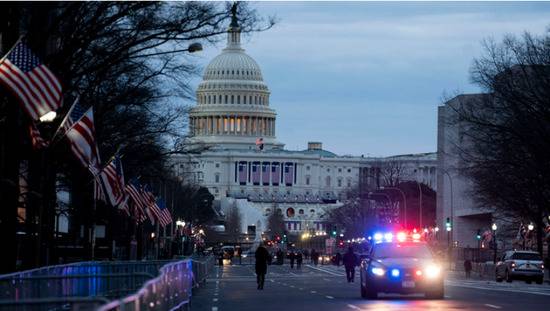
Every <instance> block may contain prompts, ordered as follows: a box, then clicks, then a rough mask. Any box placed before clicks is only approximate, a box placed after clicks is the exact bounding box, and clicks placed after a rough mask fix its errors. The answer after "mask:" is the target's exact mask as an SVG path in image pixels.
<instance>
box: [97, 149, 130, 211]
mask: <svg viewBox="0 0 550 311" xmlns="http://www.w3.org/2000/svg"><path fill="white" fill-rule="evenodd" d="M98 177H99V180H100V181H101V190H102V191H103V196H104V197H105V198H106V199H107V201H108V203H109V204H111V205H112V206H113V207H121V206H122V205H123V203H124V202H125V201H126V193H125V191H124V190H125V189H124V173H123V171H122V162H120V158H119V157H118V156H115V157H114V159H113V160H112V161H111V162H109V164H108V165H107V166H105V168H103V169H102V170H101V172H100V173H99V176H98Z"/></svg>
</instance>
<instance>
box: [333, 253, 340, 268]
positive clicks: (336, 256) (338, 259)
mask: <svg viewBox="0 0 550 311" xmlns="http://www.w3.org/2000/svg"><path fill="white" fill-rule="evenodd" d="M334 260H335V261H336V262H335V263H336V266H338V267H340V261H341V260H342V254H340V252H337V253H336V255H335V256H334Z"/></svg>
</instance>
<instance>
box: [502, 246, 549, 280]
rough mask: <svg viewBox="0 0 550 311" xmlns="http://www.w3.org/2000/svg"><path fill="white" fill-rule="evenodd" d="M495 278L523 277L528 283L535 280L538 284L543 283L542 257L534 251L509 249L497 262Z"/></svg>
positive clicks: (513, 278)
mask: <svg viewBox="0 0 550 311" xmlns="http://www.w3.org/2000/svg"><path fill="white" fill-rule="evenodd" d="M495 278H496V281H497V282H502V280H506V282H512V281H513V280H515V279H521V280H525V281H526V282H527V283H531V282H532V281H535V282H536V283H537V284H542V282H543V279H544V264H543V262H542V257H541V256H540V254H539V253H537V252H533V251H507V252H505V253H504V254H503V255H502V257H501V258H500V260H499V261H498V262H497V265H496V268H495Z"/></svg>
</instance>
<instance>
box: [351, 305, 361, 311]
mask: <svg viewBox="0 0 550 311" xmlns="http://www.w3.org/2000/svg"><path fill="white" fill-rule="evenodd" d="M348 307H350V308H352V309H355V310H361V308H359V307H358V306H354V305H348Z"/></svg>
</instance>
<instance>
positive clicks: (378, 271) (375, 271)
mask: <svg viewBox="0 0 550 311" xmlns="http://www.w3.org/2000/svg"><path fill="white" fill-rule="evenodd" d="M370 271H371V272H372V274H374V275H377V276H383V275H384V274H386V271H385V270H384V269H382V268H378V267H374V268H371V269H370Z"/></svg>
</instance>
